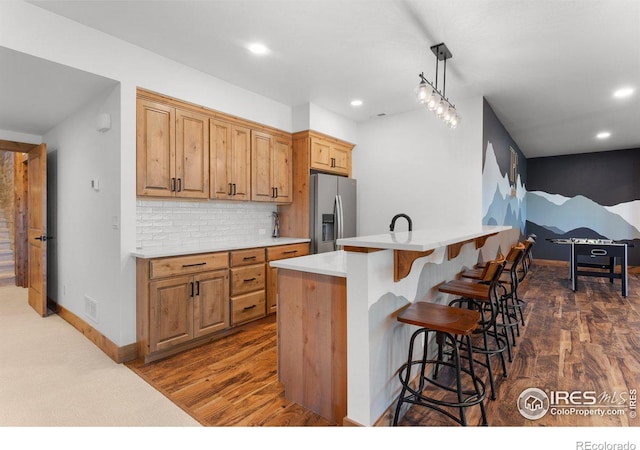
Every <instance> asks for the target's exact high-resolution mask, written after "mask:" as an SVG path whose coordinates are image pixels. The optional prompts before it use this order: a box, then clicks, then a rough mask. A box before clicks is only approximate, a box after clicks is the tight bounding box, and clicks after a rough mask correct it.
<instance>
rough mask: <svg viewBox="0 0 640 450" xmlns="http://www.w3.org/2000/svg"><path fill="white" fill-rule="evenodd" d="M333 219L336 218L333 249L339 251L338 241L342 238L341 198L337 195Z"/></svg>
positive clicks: (334, 202)
mask: <svg viewBox="0 0 640 450" xmlns="http://www.w3.org/2000/svg"><path fill="white" fill-rule="evenodd" d="M333 217H335V224H334V225H335V227H334V233H333V249H334V250H338V244H337V242H338V239H339V238H340V219H341V217H340V196H339V195H336V198H335V199H334V201H333Z"/></svg>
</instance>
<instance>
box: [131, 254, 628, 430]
mask: <svg viewBox="0 0 640 450" xmlns="http://www.w3.org/2000/svg"><path fill="white" fill-rule="evenodd" d="M567 272H568V268H567V267H557V266H550V265H541V264H534V266H533V268H532V270H531V271H530V273H529V275H528V277H527V280H526V281H525V283H524V284H523V285H522V286H521V292H520V294H521V297H523V298H524V299H525V300H526V301H527V307H526V311H525V314H526V316H525V318H526V323H527V324H526V327H524V328H522V329H521V336H520V337H519V338H518V341H517V346H516V347H515V349H514V351H515V353H514V358H513V362H512V363H508V367H507V369H508V372H509V373H508V377H507V378H503V377H497V391H498V398H497V400H494V401H491V400H487V401H486V406H487V415H488V420H489V425H491V426H627V425H632V426H633V425H636V426H637V425H640V420H639V419H637V418H635V419H632V418H630V417H629V411H628V410H627V411H626V414H625V415H623V416H603V417H600V416H576V415H571V416H568V415H567V416H557V415H556V416H552V415H551V414H547V415H546V416H545V417H543V418H542V419H540V420H537V421H530V420H527V419H525V418H524V417H522V416H521V415H520V413H519V412H518V410H517V407H516V401H517V398H518V397H519V396H520V393H521V392H522V391H523V390H524V389H526V388H529V387H538V388H540V389H542V390H554V391H556V390H568V391H572V390H578V389H581V390H594V391H597V392H608V393H610V394H613V393H614V392H617V393H618V394H619V393H620V392H623V391H625V392H626V391H628V390H629V389H634V388H635V389H639V388H640V295H639V293H638V286H640V275H638V274H630V283H629V297H628V298H626V299H625V298H623V297H622V296H621V294H620V289H619V281H616V284H615V285H611V284H610V283H609V282H608V280H605V279H600V278H590V279H580V281H579V290H578V292H576V293H574V292H572V291H571V289H570V288H569V280H568V277H567ZM276 336H277V335H276V323H275V317H271V318H267V319H263V320H262V321H259V322H258V323H256V324H255V325H254V326H250V327H247V328H246V329H244V330H242V331H240V332H239V333H237V334H235V335H233V336H230V337H227V338H224V339H222V340H219V341H217V342H213V343H211V344H208V345H204V346H201V347H198V348H195V349H192V350H190V351H187V352H184V353H181V354H179V355H176V356H173V357H171V358H167V359H165V360H162V361H157V362H154V363H151V364H147V365H141V364H140V363H139V362H133V363H129V364H127V366H128V367H129V368H131V369H132V370H133V371H134V372H136V373H137V374H138V375H140V376H141V377H142V378H143V379H145V380H146V381H147V382H148V383H149V384H150V385H152V386H153V387H154V388H156V389H157V390H159V391H160V392H162V393H163V394H164V395H166V396H167V397H168V398H169V399H171V400H172V401H173V402H174V403H176V404H177V405H178V406H180V407H181V408H182V409H184V410H185V411H186V412H187V413H188V414H190V415H191V416H192V417H194V418H195V419H196V420H198V421H199V422H200V423H201V424H203V425H206V426H327V425H328V423H327V421H326V420H324V419H323V418H321V417H319V416H318V415H316V414H314V413H312V412H310V411H308V410H305V409H304V408H302V407H301V406H299V405H297V404H295V403H291V402H289V401H287V400H286V399H285V398H284V389H283V387H282V385H281V384H280V383H278V376H277V359H276V357H277V356H276V351H277V349H276V339H277V337H276ZM498 373H501V372H500V371H499V370H498ZM468 418H469V423H470V424H471V425H477V424H479V423H480V415H479V410H478V408H477V407H476V408H472V409H471V410H470V411H469V414H468ZM400 425H404V426H449V425H455V424H454V423H453V422H452V421H450V420H448V419H446V418H444V417H443V416H442V415H440V414H438V413H434V412H433V411H430V410H428V409H425V408H420V407H412V408H411V409H410V410H409V411H408V412H407V414H406V415H405V417H404V419H402V421H401V423H400Z"/></svg>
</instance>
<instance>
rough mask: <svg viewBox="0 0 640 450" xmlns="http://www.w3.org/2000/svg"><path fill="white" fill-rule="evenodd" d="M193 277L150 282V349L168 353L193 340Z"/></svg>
mask: <svg viewBox="0 0 640 450" xmlns="http://www.w3.org/2000/svg"><path fill="white" fill-rule="evenodd" d="M192 288H193V277H191V276H183V277H174V278H168V279H165V280H160V281H152V282H151V283H149V350H150V351H152V352H154V351H157V350H165V349H168V348H171V347H173V346H175V345H178V344H181V343H183V342H187V341H189V340H191V339H192V338H193V297H192V295H191V292H192Z"/></svg>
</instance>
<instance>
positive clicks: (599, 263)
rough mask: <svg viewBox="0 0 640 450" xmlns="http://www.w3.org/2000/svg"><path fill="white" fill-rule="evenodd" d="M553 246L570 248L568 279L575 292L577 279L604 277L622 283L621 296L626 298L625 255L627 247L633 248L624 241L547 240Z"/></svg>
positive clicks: (626, 275)
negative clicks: (617, 270)
mask: <svg viewBox="0 0 640 450" xmlns="http://www.w3.org/2000/svg"><path fill="white" fill-rule="evenodd" d="M548 240H549V241H550V242H553V243H555V244H563V245H570V246H571V261H570V269H569V270H570V274H569V276H570V279H571V287H572V289H573V291H574V292H575V291H576V290H577V289H578V277H579V276H581V277H604V278H609V280H610V281H611V283H613V280H615V279H620V280H621V282H622V296H623V297H626V296H627V290H628V274H627V255H628V247H633V244H629V243H628V242H624V241H613V240H611V239H587V238H569V239H548ZM617 261H620V266H621V270H620V272H616V267H617ZM581 268H591V269H603V270H606V272H603V271H595V270H580V269H581Z"/></svg>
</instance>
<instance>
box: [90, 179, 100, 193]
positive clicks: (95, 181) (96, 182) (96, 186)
mask: <svg viewBox="0 0 640 450" xmlns="http://www.w3.org/2000/svg"><path fill="white" fill-rule="evenodd" d="M91 189H93V190H94V191H96V192H98V191H99V190H100V180H99V179H97V178H93V179H91Z"/></svg>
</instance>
